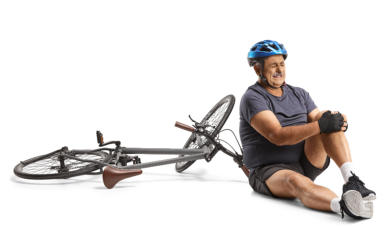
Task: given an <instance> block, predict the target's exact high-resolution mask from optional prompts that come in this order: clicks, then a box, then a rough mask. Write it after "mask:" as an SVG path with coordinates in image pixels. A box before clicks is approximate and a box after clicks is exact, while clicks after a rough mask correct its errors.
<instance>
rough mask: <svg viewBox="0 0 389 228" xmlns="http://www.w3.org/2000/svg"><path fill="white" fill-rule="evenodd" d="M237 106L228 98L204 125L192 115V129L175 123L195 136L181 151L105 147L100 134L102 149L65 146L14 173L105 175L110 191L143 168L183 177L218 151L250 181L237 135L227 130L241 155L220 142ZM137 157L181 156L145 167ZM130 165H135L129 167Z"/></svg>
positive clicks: (49, 176)
mask: <svg viewBox="0 0 389 228" xmlns="http://www.w3.org/2000/svg"><path fill="white" fill-rule="evenodd" d="M234 103H235V97H234V96H233V95H228V96H226V97H224V98H223V99H221V100H220V101H219V102H218V103H217V104H216V105H215V106H213V108H212V109H211V110H210V111H209V112H208V113H207V115H206V116H205V117H204V118H203V120H202V121H201V122H197V121H195V120H193V119H192V118H191V116H190V115H189V118H190V119H191V121H192V122H193V123H194V125H192V126H189V125H186V124H183V123H180V122H176V123H175V126H176V127H178V128H181V129H183V130H187V131H190V132H192V134H191V136H190V137H189V138H188V140H187V141H186V143H185V145H184V147H183V148H182V149H169V148H128V147H122V146H121V142H120V141H109V142H106V143H105V142H104V139H103V134H102V133H101V132H100V131H97V132H96V136H97V142H98V145H99V148H97V149H92V150H69V149H68V147H66V146H65V147H62V148H61V149H59V150H56V151H53V152H51V153H48V154H45V155H40V156H37V157H33V158H30V159H27V160H25V161H21V162H20V163H18V164H17V165H16V166H15V168H14V173H15V175H16V176H18V177H21V178H25V179H60V178H70V177H74V176H79V175H84V174H102V176H103V182H104V185H105V186H106V187H107V188H113V187H114V186H115V185H116V184H117V183H118V182H119V181H121V180H123V179H126V178H129V177H133V176H136V175H140V174H141V173H142V169H143V168H149V167H154V166H160V165H167V164H173V163H175V169H176V171H177V172H179V173H180V172H183V171H184V170H186V169H187V168H189V167H190V166H191V165H192V164H193V163H194V162H195V161H196V160H199V159H205V160H206V161H207V162H210V161H211V160H212V158H213V157H214V156H215V155H216V153H217V152H218V151H222V152H223V153H225V154H227V155H229V156H231V157H232V158H233V160H234V161H235V162H236V163H237V164H238V166H239V168H241V169H242V170H243V172H244V173H245V175H246V176H247V177H248V175H249V171H248V169H247V168H246V167H245V166H244V165H243V156H242V147H241V145H240V144H239V141H238V139H237V138H236V136H235V134H234V132H233V131H232V130H230V129H225V130H230V131H231V132H232V134H233V135H234V137H235V139H236V141H237V143H238V145H239V148H240V151H241V153H238V152H237V151H236V150H235V149H234V148H233V147H232V146H231V145H230V144H229V143H228V142H226V141H224V140H222V139H220V138H219V133H220V132H221V131H224V130H221V129H222V127H223V125H224V123H225V122H226V121H227V119H228V117H229V115H230V113H231V111H232V109H233V106H234ZM221 142H224V143H226V144H228V145H229V146H230V147H231V148H232V149H233V151H234V152H232V151H230V150H229V149H227V148H226V147H225V146H224V145H222V144H221ZM108 145H115V147H114V148H111V147H107V146H108ZM137 154H158V155H178V157H176V158H170V159H164V160H157V161H152V162H146V163H142V162H141V159H140V158H139V156H137ZM132 155H135V156H132ZM130 162H132V164H130V165H128V163H130ZM104 167H105V168H104Z"/></svg>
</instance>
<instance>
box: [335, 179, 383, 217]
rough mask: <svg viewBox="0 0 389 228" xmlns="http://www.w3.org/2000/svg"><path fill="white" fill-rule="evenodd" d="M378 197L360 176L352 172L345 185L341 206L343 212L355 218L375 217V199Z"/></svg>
mask: <svg viewBox="0 0 389 228" xmlns="http://www.w3.org/2000/svg"><path fill="white" fill-rule="evenodd" d="M375 199H376V194H375V192H374V191H372V190H370V189H368V188H366V187H365V183H363V182H362V181H361V180H360V179H359V178H358V176H356V175H355V174H354V173H352V176H351V177H350V178H349V179H348V181H347V183H346V184H344V185H343V194H342V199H341V201H340V207H341V211H342V217H343V212H345V213H346V214H347V215H349V216H350V217H353V218H358V219H362V218H371V217H373V202H372V201H373V200H375Z"/></svg>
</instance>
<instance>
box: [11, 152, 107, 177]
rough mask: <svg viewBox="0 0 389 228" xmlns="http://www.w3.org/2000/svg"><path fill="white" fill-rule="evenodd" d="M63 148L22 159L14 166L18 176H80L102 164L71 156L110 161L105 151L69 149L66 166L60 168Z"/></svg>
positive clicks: (104, 161) (65, 160)
mask: <svg viewBox="0 0 389 228" xmlns="http://www.w3.org/2000/svg"><path fill="white" fill-rule="evenodd" d="M60 151H61V150H57V151H54V152H51V153H48V154H44V155H40V156H36V157H33V158H30V159H28V160H25V161H21V162H20V163H19V164H17V165H16V166H15V168H14V173H15V175H16V176H18V177H20V178H24V179H37V180H44V179H66V178H69V177H74V176H79V175H83V174H88V173H91V172H93V171H95V170H97V169H99V168H101V165H99V164H96V163H92V162H81V161H78V160H75V159H71V156H74V157H76V158H81V159H89V160H96V161H99V162H103V163H108V162H109V161H110V160H111V157H110V155H109V154H108V153H106V152H103V151H94V150H90V151H77V150H73V151H69V152H68V155H70V156H69V157H66V158H65V159H64V165H65V167H64V168H60V161H59V155H60Z"/></svg>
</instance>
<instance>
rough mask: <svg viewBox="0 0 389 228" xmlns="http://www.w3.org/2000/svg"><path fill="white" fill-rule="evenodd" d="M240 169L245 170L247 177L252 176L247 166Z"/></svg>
mask: <svg viewBox="0 0 389 228" xmlns="http://www.w3.org/2000/svg"><path fill="white" fill-rule="evenodd" d="M240 168H241V169H242V170H243V172H244V174H246V176H247V177H249V175H250V171H249V169H247V167H246V166H245V165H244V166H242V167H240Z"/></svg>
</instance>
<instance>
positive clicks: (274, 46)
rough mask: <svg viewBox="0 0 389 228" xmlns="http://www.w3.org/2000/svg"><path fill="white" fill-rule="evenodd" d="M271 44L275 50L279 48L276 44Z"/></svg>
mask: <svg viewBox="0 0 389 228" xmlns="http://www.w3.org/2000/svg"><path fill="white" fill-rule="evenodd" d="M269 46H270V47H272V48H274V50H278V47H277V46H276V45H275V44H270V45H269Z"/></svg>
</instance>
